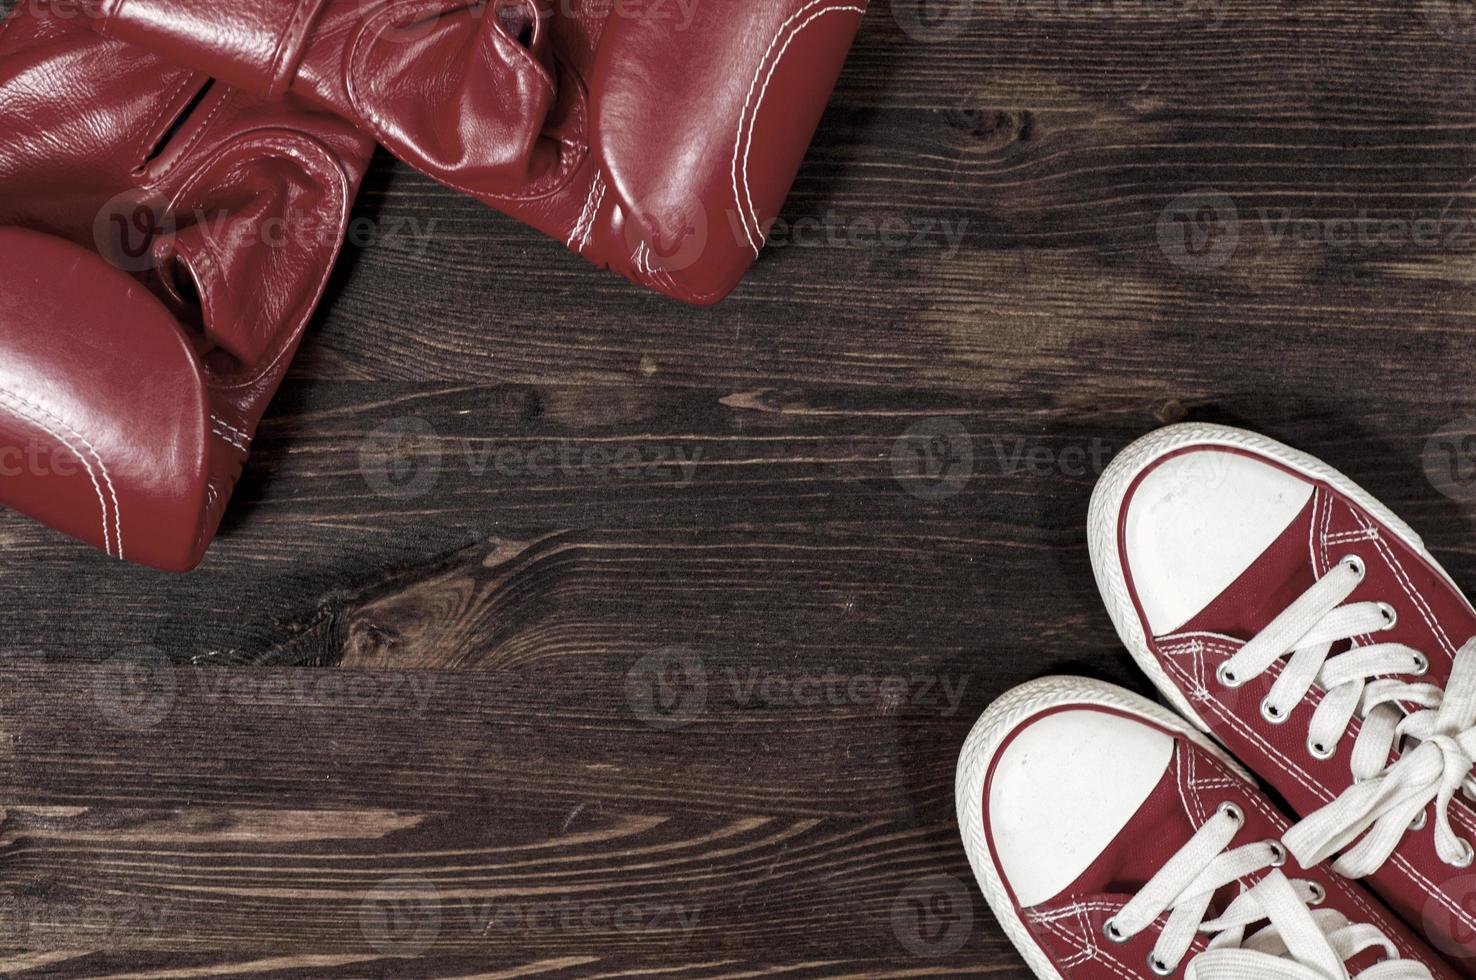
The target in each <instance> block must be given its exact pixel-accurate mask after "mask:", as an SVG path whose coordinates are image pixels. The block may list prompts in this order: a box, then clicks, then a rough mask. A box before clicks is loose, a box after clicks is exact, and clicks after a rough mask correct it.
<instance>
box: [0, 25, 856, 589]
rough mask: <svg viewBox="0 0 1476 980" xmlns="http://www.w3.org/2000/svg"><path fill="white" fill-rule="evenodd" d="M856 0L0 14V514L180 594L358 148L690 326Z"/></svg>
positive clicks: (781, 159) (285, 351) (318, 273)
mask: <svg viewBox="0 0 1476 980" xmlns="http://www.w3.org/2000/svg"><path fill="white" fill-rule="evenodd" d="M863 6H864V0H501V2H499V0H479V2H467V0H232V2H229V3H221V2H220V0H0V18H3V19H0V503H3V504H5V505H8V506H10V507H12V508H14V509H16V510H19V511H22V512H24V513H27V514H29V515H31V516H33V517H35V518H37V519H39V520H41V521H43V522H45V523H47V524H50V525H51V526H52V527H55V528H57V529H59V530H62V531H64V532H67V533H69V534H71V535H73V536H75V537H77V538H79V539H81V540H83V541H86V542H88V543H90V544H93V545H95V546H96V547H98V548H100V549H102V550H104V551H106V552H107V553H108V554H110V555H113V556H114V557H117V558H123V559H127V560H131V561H136V562H140V563H142V564H146V565H151V566H154V567H157V568H163V569H167V570H173V571H184V570H188V569H190V568H193V567H194V566H195V565H196V564H197V563H198V562H199V561H200V559H201V558H202V557H203V555H204V552H205V549H206V548H207V547H208V545H209V543H210V541H211V539H212V538H213V537H214V535H215V532H216V529H217V528H218V526H219V524H220V520H221V517H222V514H223V512H224V510H225V508H226V505H227V502H228V500H229V498H230V495H231V492H232V490H233V488H234V486H235V484H236V481H237V479H238V477H239V475H240V473H241V469H242V467H243V465H244V463H245V461H246V457H247V455H248V453H249V448H250V444H251V440H252V437H253V435H254V433H255V430H256V427H257V425H258V424H259V422H260V420H261V417H262V414H263V413H264V411H265V409H266V406H267V403H268V402H269V401H270V399H271V398H272V396H273V394H274V393H275V392H276V390H277V388H278V386H279V385H280V383H281V381H282V378H283V376H284V375H285V373H286V370H287V365H288V363H289V361H290V360H291V357H292V355H293V354H294V352H295V351H296V349H297V346H298V343H299V341H300V340H301V337H302V332H303V329H304V327H305V326H306V324H307V322H308V320H309V319H310V318H311V316H312V314H313V311H314V309H315V307H316V306H317V304H318V302H319V300H320V299H321V297H322V294H323V290H324V286H325V284H326V282H327V279H328V275H329V272H330V270H331V268H332V266H333V263H334V261H335V260H336V258H337V256H338V251H339V248H340V246H341V243H342V240H343V236H344V234H345V231H346V229H347V226H348V221H349V212H350V209H351V207H352V204H353V200H354V196H355V194H356V192H357V190H358V187H359V183H360V180H361V178H362V176H363V174H364V171H365V168H366V167H367V165H368V162H369V158H370V156H371V154H372V152H373V149H374V145H375V143H379V144H382V145H383V146H384V147H386V148H387V149H388V150H389V151H390V152H392V153H393V154H395V155H396V156H397V157H399V158H400V159H401V160H403V161H405V162H406V163H408V164H409V165H411V166H413V167H415V168H416V169H418V170H420V171H422V172H424V173H426V174H428V175H430V176H431V177H434V178H435V179H437V180H439V181H441V182H443V183H445V184H447V185H449V186H451V187H454V188H457V189H459V190H462V191H465V192H466V193H468V194H470V195H472V196H473V197H476V198H478V199H479V200H482V201H484V202H486V203H488V204H490V205H492V206H493V207H495V208H497V209H499V210H501V211H503V212H505V213H507V214H509V215H511V216H513V217H515V218H518V219H519V220H521V221H524V222H526V223H527V224H529V225H532V226H534V227H536V228H538V229H540V230H541V231H543V232H544V233H546V234H548V235H550V236H552V237H554V238H557V239H559V240H561V241H563V242H564V243H565V244H566V245H567V246H568V247H569V248H571V249H573V250H574V251H576V252H578V253H580V254H581V255H583V256H585V257H586V258H587V259H589V260H590V261H591V262H594V263H595V264H597V265H602V266H606V267H608V268H610V269H612V270H614V271H616V272H619V273H621V274H622V275H624V276H626V277H627V278H629V279H631V280H634V281H635V282H637V283H640V284H642V285H644V286H647V287H649V288H651V289H654V290H657V291H659V292H662V293H665V294H667V295H669V296H673V297H676V298H678V299H681V300H685V301H688V302H692V303H702V304H706V303H713V302H716V301H717V300H719V299H721V298H722V297H723V296H724V295H725V294H726V293H727V292H728V291H729V290H731V289H732V288H733V287H734V286H735V285H736V284H737V282H738V280H739V279H740V278H741V277H742V275H743V274H744V272H745V271H746V270H747V268H748V266H749V265H750V264H751V263H752V262H753V260H754V259H755V258H756V257H757V255H758V252H759V249H760V248H761V247H762V245H763V241H764V235H765V231H766V228H767V225H768V224H769V222H771V221H772V220H773V218H774V217H775V216H776V215H777V214H778V211H779V208H780V206H781V204H782V203H783V199H784V197H785V195H786V194H787V193H788V191H789V187H790V185H791V184H792V182H793V180H794V177H795V174H796V172H797V170H798V169H799V165H800V162H801V160H802V158H803V156H804V153H805V150H806V147H807V146H808V144H809V141H810V139H811V137H812V136H813V134H814V130H815V127H816V125H817V124H818V122H819V119H820V115H821V113H822V112H823V110H824V107H825V103H826V101H827V100H828V99H829V96H830V93H831V90H832V89H833V87H834V84H835V81H836V78H837V77H838V75H839V73H840V68H841V64H842V62H843V60H844V58H845V55H846V52H847V51H848V49H849V47H850V44H851V40H852V38H853V37H854V35H855V31H856V28H857V25H858V23H859V20H860V17H861V14H862V10H863Z"/></svg>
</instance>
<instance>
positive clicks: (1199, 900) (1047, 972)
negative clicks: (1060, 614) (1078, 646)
mask: <svg viewBox="0 0 1476 980" xmlns="http://www.w3.org/2000/svg"><path fill="white" fill-rule="evenodd" d="M957 804H958V822H959V827H960V829H961V831H962V834H963V841H964V848H965V850H967V851H968V855H969V863H970V864H971V865H972V866H973V869H974V876H975V877H976V878H977V879H978V881H979V886H980V887H981V888H982V889H983V891H984V897H985V898H986V899H987V900H988V902H989V906H990V908H991V909H993V911H994V915H995V917H996V918H997V919H998V920H999V922H1000V924H1001V925H1002V926H1003V927H1004V930H1005V933H1006V934H1007V935H1008V936H1009V937H1010V939H1011V940H1013V941H1014V943H1015V946H1016V947H1017V948H1018V949H1019V950H1020V952H1021V954H1022V955H1024V957H1025V960H1026V962H1027V963H1028V964H1029V965H1030V968H1031V969H1032V970H1034V971H1035V974H1036V976H1038V977H1044V978H1051V980H1060V978H1067V977H1069V978H1073V980H1074V978H1082V980H1087V978H1090V980H1098V978H1100V980H1133V978H1138V977H1143V978H1156V977H1170V976H1183V977H1187V978H1191V980H1293V978H1295V980H1334V978H1347V977H1358V978H1360V980H1414V978H1421V980H1425V978H1430V977H1440V978H1449V977H1451V976H1452V973H1451V972H1450V969H1449V967H1448V966H1447V965H1445V964H1444V963H1442V962H1441V961H1440V960H1439V959H1438V958H1437V957H1436V956H1435V954H1434V953H1432V952H1431V951H1430V949H1429V948H1428V947H1426V946H1425V945H1424V944H1423V943H1422V942H1421V941H1420V940H1419V939H1417V938H1415V936H1414V935H1413V934H1412V933H1410V931H1409V930H1408V929H1407V928H1406V927H1405V926H1404V925H1403V923H1401V922H1399V921H1398V919H1397V918H1395V917H1394V916H1393V915H1392V914H1391V913H1389V912H1388V910H1386V909H1384V908H1383V907H1381V906H1380V905H1379V904H1378V902H1377V901H1376V900H1375V899H1374V898H1372V897H1371V896H1370V895H1368V894H1367V893H1366V892H1364V891H1363V890H1362V889H1361V888H1360V887H1359V886H1358V885H1357V884H1355V883H1353V882H1350V881H1348V880H1347V879H1345V878H1342V877H1340V876H1338V875H1336V874H1333V873H1332V872H1331V871H1330V869H1329V868H1328V867H1327V866H1326V865H1319V866H1318V867H1316V868H1314V869H1312V870H1310V871H1306V872H1297V873H1295V874H1289V873H1285V872H1284V871H1283V870H1281V868H1280V866H1281V865H1282V864H1283V863H1284V862H1285V860H1286V857H1287V855H1286V852H1285V850H1284V849H1283V848H1282V845H1281V844H1279V843H1277V841H1278V838H1280V836H1281V834H1282V832H1283V831H1285V830H1286V827H1287V821H1286V819H1285V818H1284V817H1282V815H1281V814H1280V813H1278V812H1277V811H1276V809H1275V807H1274V806H1273V805H1272V804H1271V802H1270V801H1269V800H1268V799H1267V798H1266V796H1265V794H1264V793H1262V792H1261V790H1260V789H1259V788H1258V787H1257V786H1256V785H1255V783H1253V782H1252V781H1251V778H1250V776H1249V775H1248V774H1247V773H1246V772H1245V771H1244V770H1243V769H1241V768H1240V767H1239V766H1238V765H1237V764H1236V763H1234V762H1233V761H1231V759H1230V758H1229V756H1227V755H1226V754H1225V753H1224V752H1223V751H1222V750H1221V749H1220V748H1218V747H1217V746H1215V745H1214V744H1213V743H1211V742H1210V740H1209V739H1207V738H1205V737H1204V736H1203V735H1201V734H1199V733H1198V732H1196V731H1194V730H1193V729H1192V728H1191V727H1190V726H1189V725H1188V724H1187V723H1185V722H1184V721H1183V720H1182V719H1180V718H1177V717H1175V716H1174V715H1173V714H1172V713H1171V712H1169V711H1168V710H1167V709H1165V708H1161V707H1159V706H1158V705H1156V704H1153V703H1152V702H1150V701H1146V700H1144V699H1143V698H1140V697H1138V696H1137V695H1135V694H1131V693H1129V692H1128V691H1124V690H1122V689H1121V688H1117V687H1113V686H1111V685H1109V684H1103V683H1101V682H1099V681H1089V680H1084V679H1081V678H1075V677H1047V678H1044V679H1042V680H1039V681H1034V682H1032V683H1029V684H1026V685H1024V686H1022V687H1018V688H1016V689H1015V690H1013V691H1010V692H1009V693H1008V694H1006V695H1004V696H1003V697H1001V698H1000V699H999V700H998V701H996V702H995V703H994V704H993V705H991V706H990V707H989V710H988V711H986V712H985V713H984V716H983V717H982V718H980V719H979V721H978V723H977V724H976V725H975V726H974V730H973V731H972V732H971V733H970V735H969V738H968V741H967V743H966V744H965V745H964V749H963V753H962V755H961V756H960V757H959V761H958V781H957Z"/></svg>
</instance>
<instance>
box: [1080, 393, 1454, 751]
mask: <svg viewBox="0 0 1476 980" xmlns="http://www.w3.org/2000/svg"><path fill="white" fill-rule="evenodd" d="M1188 446H1227V447H1230V448H1234V449H1239V450H1243V451H1246V452H1251V453H1255V454H1257V455H1260V456H1264V457H1266V458H1267V459H1270V460H1273V461H1274V462H1277V463H1280V464H1281V465H1283V466H1285V467H1287V468H1288V469H1290V470H1292V471H1294V472H1297V473H1300V474H1302V475H1303V476H1305V477H1306V478H1308V479H1309V480H1317V481H1320V482H1322V483H1326V484H1327V485H1328V486H1330V487H1332V488H1333V489H1335V490H1337V491H1338V492H1339V493H1341V494H1343V495H1344V496H1346V497H1348V498H1349V499H1350V500H1352V501H1353V502H1354V503H1356V504H1357V505H1358V506H1359V507H1361V508H1363V509H1364V510H1366V511H1367V512H1368V513H1369V514H1371V515H1372V516H1373V517H1374V519H1376V520H1377V521H1379V523H1381V524H1383V525H1385V526H1386V527H1388V528H1389V529H1390V530H1392V531H1393V532H1394V533H1395V534H1397V535H1398V536H1399V537H1400V538H1401V539H1402V540H1403V541H1404V542H1405V543H1406V544H1407V545H1409V546H1410V547H1411V548H1413V549H1414V550H1415V551H1417V552H1418V553H1419V554H1420V556H1421V557H1422V558H1424V559H1425V560H1426V561H1428V562H1429V563H1430V565H1431V566H1432V567H1433V568H1434V569H1435V570H1436V571H1438V572H1439V573H1440V574H1441V575H1442V576H1444V577H1445V579H1446V581H1448V582H1451V587H1452V588H1455V584H1454V581H1453V580H1452V579H1451V577H1450V575H1449V574H1448V573H1447V572H1446V571H1445V569H1444V568H1441V567H1440V563H1439V562H1437V561H1436V560H1435V559H1434V557H1432V556H1431V554H1430V552H1429V551H1427V550H1426V549H1425V544H1424V542H1423V541H1421V540H1420V536H1419V535H1418V534H1416V533H1415V532H1414V530H1413V529H1412V528H1411V527H1410V526H1409V525H1408V524H1406V523H1404V521H1402V520H1400V519H1399V517H1397V516H1396V515H1395V514H1394V512H1393V511H1391V510H1389V508H1387V507H1385V506H1384V505H1383V504H1382V503H1380V502H1379V501H1378V500H1376V499H1375V498H1374V497H1373V495H1372V494H1370V493H1368V492H1367V491H1366V490H1364V489H1363V488H1362V487H1360V486H1359V485H1358V484H1356V483H1354V482H1353V481H1352V480H1350V479H1348V478H1347V477H1346V476H1344V475H1343V474H1342V473H1339V472H1338V471H1337V470H1335V469H1333V468H1332V467H1331V466H1328V465H1327V464H1326V463H1324V462H1323V461H1322V460H1320V459H1318V458H1316V457H1315V456H1309V455H1308V454H1307V453H1304V452H1301V451H1300V450H1297V449H1293V448H1291V447H1290V446H1287V445H1283V444H1282V443H1279V442H1277V441H1276V440H1275V439H1268V438H1266V437H1265V436H1262V435H1257V434H1256V433H1254V432H1247V431H1246V430H1244V429H1236V428H1233V427H1231V426H1228V425H1214V424H1211V423H1208V422H1181V423H1179V424H1178V425H1170V426H1167V427H1165V428H1162V429H1159V430H1158V431H1156V432H1150V433H1149V434H1148V435H1146V436H1143V437H1142V438H1141V439H1138V440H1137V441H1135V442H1133V443H1132V444H1131V445H1129V446H1128V447H1127V448H1126V449H1124V450H1123V451H1122V452H1120V453H1118V454H1117V455H1116V456H1115V457H1113V459H1112V462H1111V463H1109V464H1108V465H1107V468H1106V469H1105V470H1103V471H1102V476H1101V478H1100V479H1099V480H1098V481H1097V486H1096V488H1095V489H1094V490H1093V491H1092V502H1091V507H1090V509H1089V511H1088V516H1087V547H1088V550H1089V551H1090V552H1091V556H1092V573H1093V574H1094V575H1095V576H1096V579H1097V589H1098V591H1100V592H1101V593H1102V601H1103V602H1104V603H1105V604H1106V606H1107V614H1108V615H1109V616H1111V617H1112V625H1113V626H1115V627H1116V628H1117V635H1118V637H1119V638H1121V640H1122V642H1123V645H1124V646H1126V647H1127V648H1128V652H1129V653H1131V654H1132V655H1133V659H1134V660H1136V661H1137V662H1138V666H1139V667H1141V668H1142V670H1143V672H1144V673H1145V674H1147V675H1148V677H1149V679H1150V680H1152V681H1153V684H1154V686H1155V687H1157V688H1158V690H1159V691H1160V692H1161V693H1162V694H1163V696H1164V697H1165V698H1166V699H1167V700H1168V702H1169V703H1170V704H1171V705H1173V707H1174V709H1175V710H1177V711H1178V712H1179V713H1180V714H1182V715H1183V716H1184V717H1185V718H1188V719H1189V720H1190V721H1191V722H1193V723H1194V724H1195V725H1196V726H1198V727H1199V729H1200V730H1201V731H1205V732H1208V731H1209V730H1210V728H1209V726H1208V725H1207V724H1205V722H1204V719H1203V718H1201V717H1200V716H1199V714H1198V713H1197V712H1196V711H1195V710H1194V708H1193V707H1192V706H1191V705H1190V704H1189V701H1188V699H1187V698H1185V697H1184V696H1183V694H1181V693H1180V692H1179V689H1178V687H1177V685H1175V684H1174V682H1173V680H1172V679H1170V678H1169V675H1168V672H1167V671H1166V670H1164V668H1163V666H1162V665H1161V664H1160V663H1159V661H1158V657H1157V656H1156V655H1155V654H1154V653H1153V651H1152V650H1151V649H1149V646H1148V638H1147V636H1145V635H1144V631H1143V623H1142V621H1141V620H1140V619H1139V618H1138V610H1137V608H1136V607H1135V606H1134V605H1133V599H1132V596H1131V595H1130V594H1129V592H1128V587H1127V581H1126V580H1125V578H1124V577H1123V573H1122V558H1121V555H1120V554H1119V553H1118V546H1117V526H1118V517H1119V515H1120V514H1121V513H1122V506H1123V501H1124V500H1125V499H1126V497H1127V491H1128V488H1129V487H1130V486H1132V484H1133V481H1134V480H1135V479H1137V477H1138V474H1140V473H1142V472H1143V470H1144V469H1146V468H1147V467H1149V466H1151V465H1152V464H1153V463H1155V462H1157V461H1158V460H1159V459H1161V458H1162V457H1163V456H1165V455H1167V454H1168V453H1171V452H1174V451H1175V450H1178V449H1183V448H1185V447H1188ZM1457 591H1459V590H1457Z"/></svg>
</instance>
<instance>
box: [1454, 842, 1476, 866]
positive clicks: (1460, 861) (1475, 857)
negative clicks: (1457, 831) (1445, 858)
mask: <svg viewBox="0 0 1476 980" xmlns="http://www.w3.org/2000/svg"><path fill="white" fill-rule="evenodd" d="M1461 846H1462V847H1463V848H1465V852H1464V854H1463V855H1462V856H1461V857H1459V858H1457V859H1456V860H1454V861H1450V862H1447V863H1449V864H1450V866H1451V867H1452V868H1469V867H1470V866H1471V862H1472V861H1476V850H1472V848H1471V842H1470V841H1468V840H1463V841H1461Z"/></svg>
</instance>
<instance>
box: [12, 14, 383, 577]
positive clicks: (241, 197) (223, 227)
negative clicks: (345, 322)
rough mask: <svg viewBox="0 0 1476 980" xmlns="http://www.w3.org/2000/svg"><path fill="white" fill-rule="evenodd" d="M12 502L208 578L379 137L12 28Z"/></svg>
mask: <svg viewBox="0 0 1476 980" xmlns="http://www.w3.org/2000/svg"><path fill="white" fill-rule="evenodd" d="M0 105H3V106H5V113H6V121H5V126H4V128H3V132H0V502H3V503H4V504H6V505H8V506H11V507H13V508H15V509H17V510H20V511H22V512H24V513H27V514H30V515H31V516H34V517H36V518H38V519H40V520H42V521H44V522H45V523H48V524H50V525H52V526H53V527H56V528H58V529H60V530H63V531H65V532H67V533H69V534H72V535H74V536H75V537H77V538H80V539H82V540H83V541H86V542H88V543H90V544H93V545H95V546H96V547H98V548H101V549H103V550H104V551H106V552H107V553H108V554H110V555H113V556H115V557H118V558H127V559H130V560H133V561H137V562H141V563H143V564H147V565H152V566H155V567H158V568H163V569H168V570H173V571H184V570H188V569H189V568H192V567H193V566H194V565H196V564H197V563H198V562H199V560H200V558H201V557H202V556H203V554H204V551H205V548H206V547H207V546H208V545H209V543H210V540H211V539H212V538H213V537H214V535H215V531H216V528H217V527H218V526H219V524H220V519H221V516H222V513H223V512H224V510H225V507H226V504H227V501H228V500H229V498H230V496H231V492H232V490H233V489H234V487H235V484H236V480H237V478H238V477H239V475H240V472H241V468H242V466H243V464H244V463H245V460H246V457H247V454H248V451H249V447H250V443H251V439H252V436H253V434H254V433H255V430H256V427H257V424H258V423H259V422H260V420H261V416H262V413H263V412H264V411H265V409H266V405H267V402H268V401H269V400H270V399H271V397H272V395H273V394H274V393H275V391H276V390H277V387H278V385H279V384H280V383H281V381H282V378H283V376H284V375H285V374H286V371H287V365H288V362H289V361H290V360H291V358H292V355H293V353H294V352H295V351H296V349H297V346H298V342H299V340H300V339H301V336H302V332H303V328H304V327H305V326H306V324H307V322H308V319H309V318H310V316H311V315H312V312H313V309H314V307H315V306H316V305H317V303H318V300H319V298H320V297H321V295H322V292H323V288H324V286H325V284H326V281H327V278H328V273H329V270H330V269H331V267H332V265H333V262H334V259H335V258H336V257H337V254H338V250H339V248H340V243H341V242H342V238H343V234H344V231H345V229H346V227H347V222H348V217H349V209H350V206H351V205H352V202H353V198H354V194H355V193H356V191H357V189H358V186H359V181H360V179H361V178H362V176H363V172H364V169H365V167H366V166H367V165H368V161H369V157H370V155H371V154H372V152H373V148H374V147H373V142H372V140H371V139H369V138H367V137H365V136H364V135H362V134H360V133H359V132H358V131H357V130H355V129H354V128H353V127H351V126H349V125H347V124H346V123H345V122H344V121H343V120H341V119H338V118H337V117H335V116H333V115H331V114H327V113H323V112H320V111H317V110H306V109H304V107H302V106H301V105H299V104H297V103H296V102H295V100H279V101H274V102H270V103H268V102H264V101H262V100H261V99H258V98H255V97H245V96H242V95H241V94H240V93H238V92H234V91H231V90H230V89H228V88H227V87H226V86H224V85H218V84H213V83H212V82H211V80H210V79H209V78H207V77H205V76H203V75H199V74H196V73H194V72H191V71H189V70H186V69H183V68H180V67H177V66H175V65H173V64H172V63H170V62H167V61H165V60H164V59H162V58H160V57H159V56H157V55H155V54H152V53H150V52H146V51H144V50H142V49H139V48H134V47H130V46H128V45H126V44H123V43H122V42H119V41H113V40H108V39H106V38H103V37H100V36H98V35H97V34H96V33H95V32H94V31H93V30H92V29H91V26H90V24H89V23H88V21H87V19H86V18H84V17H83V16H82V14H81V12H80V11H79V10H78V9H76V8H75V6H74V5H71V4H66V3H60V2H56V0H22V2H21V3H19V4H17V5H15V6H13V7H11V8H10V9H9V11H8V13H7V14H5V15H4V16H3V17H0Z"/></svg>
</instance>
